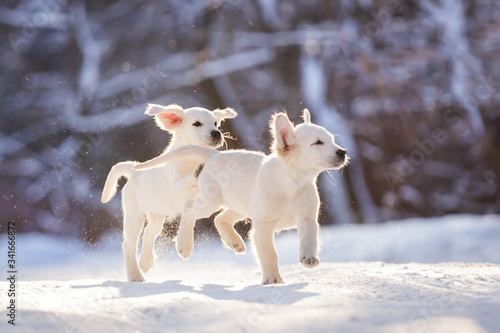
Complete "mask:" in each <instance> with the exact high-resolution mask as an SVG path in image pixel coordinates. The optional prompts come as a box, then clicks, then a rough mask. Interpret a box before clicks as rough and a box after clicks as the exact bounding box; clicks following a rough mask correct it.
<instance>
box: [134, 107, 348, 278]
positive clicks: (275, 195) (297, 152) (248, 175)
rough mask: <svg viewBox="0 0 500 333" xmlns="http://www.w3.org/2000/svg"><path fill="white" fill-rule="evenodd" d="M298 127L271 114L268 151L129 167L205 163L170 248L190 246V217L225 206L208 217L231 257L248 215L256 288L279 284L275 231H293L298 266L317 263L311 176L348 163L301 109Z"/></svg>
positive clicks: (176, 154)
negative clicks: (297, 246)
mask: <svg viewBox="0 0 500 333" xmlns="http://www.w3.org/2000/svg"><path fill="white" fill-rule="evenodd" d="M303 119H304V123H303V124H300V125H298V126H297V127H294V125H293V124H292V123H291V122H290V120H289V119H288V117H287V115H286V114H285V113H279V114H276V115H274V116H273V118H272V120H271V132H272V134H273V137H274V142H273V144H272V147H271V150H272V154H270V155H269V156H265V155H264V154H262V153H257V152H251V151H245V150H229V151H223V152H220V151H216V150H214V149H210V148H206V147H199V146H185V147H182V148H180V149H177V150H175V151H172V152H169V153H167V154H163V155H160V156H158V157H156V158H154V159H152V160H150V161H147V162H144V163H141V164H138V165H136V166H134V169H136V170H142V169H148V168H150V167H153V166H157V165H160V164H162V163H165V162H169V161H174V160H179V159H186V158H189V159H193V160H197V161H199V162H201V163H204V164H205V165H204V168H203V170H202V172H201V174H200V176H199V177H198V188H199V190H200V195H199V196H198V197H197V198H196V200H193V201H188V202H186V207H185V208H184V210H183V212H182V217H181V225H180V227H179V234H178V235H177V250H178V251H179V253H180V254H181V256H183V257H184V258H187V257H189V255H190V254H191V252H192V249H193V229H194V224H195V222H196V219H199V218H203V217H208V216H210V215H211V214H212V213H213V212H215V211H217V210H219V209H220V208H224V211H223V212H222V213H221V214H219V215H218V216H217V217H216V219H215V225H216V227H217V229H218V231H219V233H220V235H221V237H222V240H223V242H224V243H225V244H226V245H227V246H228V247H230V248H232V249H234V250H235V251H236V252H243V251H244V250H245V245H244V242H243V240H242V239H241V237H240V236H239V235H238V234H237V233H236V231H235V230H234V228H233V226H234V224H235V223H236V222H237V221H240V220H242V219H244V218H246V217H250V219H251V220H252V227H253V230H254V232H253V242H254V245H255V248H256V252H257V256H258V259H259V262H260V266H261V269H262V283H263V284H271V283H283V279H282V278H281V276H280V273H279V267H278V254H277V253H276V249H275V246H274V234H275V233H276V232H277V231H280V230H284V229H292V228H297V229H298V234H299V240H300V256H299V259H300V261H301V262H302V263H303V264H304V265H305V266H306V267H315V266H317V265H318V264H319V259H318V257H317V256H318V229H319V225H318V222H317V220H318V212H319V206H320V200H319V195H318V190H317V187H316V178H317V177H318V175H319V174H320V173H321V172H322V171H325V170H329V169H334V170H337V169H340V168H342V167H343V166H345V165H346V164H347V162H348V157H347V155H346V151H345V149H342V148H341V147H340V146H338V145H337V144H335V140H334V136H333V135H332V134H330V133H329V132H328V131H327V130H326V129H325V128H323V127H321V126H318V125H314V124H312V123H311V116H310V114H309V111H308V110H307V109H304V112H303Z"/></svg>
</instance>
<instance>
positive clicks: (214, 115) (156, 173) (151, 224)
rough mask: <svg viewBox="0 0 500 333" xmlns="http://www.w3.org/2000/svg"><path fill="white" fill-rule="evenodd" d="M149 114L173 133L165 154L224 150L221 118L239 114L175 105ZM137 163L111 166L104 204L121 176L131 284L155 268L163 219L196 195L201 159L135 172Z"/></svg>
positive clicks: (154, 108)
mask: <svg viewBox="0 0 500 333" xmlns="http://www.w3.org/2000/svg"><path fill="white" fill-rule="evenodd" d="M146 114H148V115H151V116H154V117H155V120H156V123H157V125H158V126H159V127H160V128H161V129H163V130H165V131H168V132H170V133H172V140H171V142H170V144H169V146H168V147H167V149H166V151H167V152H168V151H172V150H174V149H176V148H179V147H181V146H184V145H200V146H206V147H214V148H216V147H219V146H221V145H222V143H223V142H224V138H223V135H222V134H221V132H220V131H219V130H218V128H217V127H218V126H219V125H220V123H221V122H222V120H224V119H227V118H234V117H236V115H237V113H236V112H235V111H234V110H233V109H231V108H227V109H224V110H215V111H213V112H212V111H209V110H207V109H203V108H199V107H194V108H189V109H185V110H184V109H183V108H182V107H180V106H178V105H175V104H172V105H168V106H161V105H155V104H149V105H148V108H147V110H146ZM195 147H196V146H195ZM209 149H210V148H209ZM137 164H138V162H132V161H128V162H121V163H118V164H116V165H115V166H113V168H112V169H111V171H110V172H109V174H108V178H107V179H106V184H105V185H104V190H103V193H102V198H101V201H102V202H103V203H105V202H108V201H109V200H111V198H113V196H114V195H115V193H116V187H117V185H118V184H117V182H118V180H119V179H120V178H121V177H126V178H128V182H127V184H126V185H125V187H124V188H123V191H122V207H123V255H124V260H125V268H126V270H127V278H128V280H129V281H140V282H142V281H144V277H143V275H142V273H141V270H142V271H143V272H144V273H146V272H148V271H149V270H150V269H151V268H153V266H154V254H153V253H154V243H155V240H156V237H157V236H158V234H159V233H160V232H161V229H162V227H163V222H164V220H165V216H167V215H168V216H173V215H176V214H178V213H180V212H181V211H182V209H183V207H184V203H185V202H186V201H188V200H193V199H195V198H196V197H197V196H198V188H197V187H196V176H195V171H196V170H197V169H198V167H199V165H200V163H199V161H198V160H197V159H192V158H186V159H182V160H177V161H173V162H172V163H169V164H168V165H162V166H161V167H158V168H153V169H151V170H147V171H135V170H133V169H132V167H133V166H135V165H137ZM145 216H147V219H148V225H147V227H146V229H145V230H144V236H143V243H142V252H141V257H140V261H139V266H140V268H141V270H140V269H139V266H138V265H137V258H136V254H137V246H138V240H139V235H140V233H141V231H142V228H143V226H144V217H145Z"/></svg>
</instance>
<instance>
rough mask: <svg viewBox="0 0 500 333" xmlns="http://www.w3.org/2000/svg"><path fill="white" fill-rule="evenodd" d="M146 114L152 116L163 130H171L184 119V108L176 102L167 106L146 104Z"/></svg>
mask: <svg viewBox="0 0 500 333" xmlns="http://www.w3.org/2000/svg"><path fill="white" fill-rule="evenodd" d="M145 113H146V114H148V115H150V116H154V117H155V120H156V124H157V125H158V127H160V128H161V129H163V130H165V131H172V130H174V129H175V128H176V127H178V126H180V125H181V124H182V122H183V120H184V109H183V108H182V107H180V106H179V105H177V104H170V105H167V106H163V105H158V104H148V108H147V109H146V112H145Z"/></svg>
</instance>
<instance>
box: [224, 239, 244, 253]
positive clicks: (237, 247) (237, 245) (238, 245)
mask: <svg viewBox="0 0 500 333" xmlns="http://www.w3.org/2000/svg"><path fill="white" fill-rule="evenodd" d="M226 246H227V247H228V248H230V249H231V250H233V251H234V252H236V253H243V252H245V243H244V242H243V241H242V240H241V239H238V240H237V241H235V242H234V243H226Z"/></svg>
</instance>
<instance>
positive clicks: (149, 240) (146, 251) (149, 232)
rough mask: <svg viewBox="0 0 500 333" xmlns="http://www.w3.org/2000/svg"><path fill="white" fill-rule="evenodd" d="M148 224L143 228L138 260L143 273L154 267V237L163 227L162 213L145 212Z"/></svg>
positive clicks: (163, 218) (163, 217)
mask: <svg viewBox="0 0 500 333" xmlns="http://www.w3.org/2000/svg"><path fill="white" fill-rule="evenodd" d="M146 216H147V217H148V226H147V227H146V229H144V235H143V236H142V252H141V258H140V260H139V267H140V268H141V270H142V271H143V272H144V273H147V272H148V271H149V270H150V269H151V268H153V267H154V265H155V262H154V247H155V241H156V237H157V236H158V235H159V234H160V232H161V229H162V228H163V221H164V220H165V216H164V215H160V214H153V213H147V214H146Z"/></svg>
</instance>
